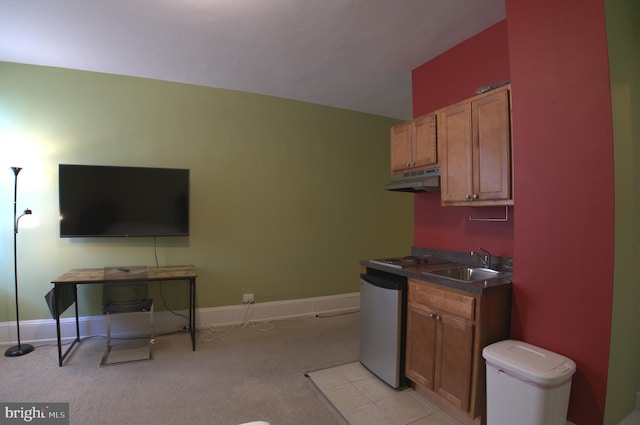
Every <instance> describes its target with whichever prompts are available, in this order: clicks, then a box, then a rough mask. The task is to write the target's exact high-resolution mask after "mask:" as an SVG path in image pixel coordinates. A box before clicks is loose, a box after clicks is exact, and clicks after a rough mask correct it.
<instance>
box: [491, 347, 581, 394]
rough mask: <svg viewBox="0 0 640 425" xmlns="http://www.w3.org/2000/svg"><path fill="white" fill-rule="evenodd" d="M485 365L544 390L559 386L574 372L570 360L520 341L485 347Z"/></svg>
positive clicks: (573, 366)
mask: <svg viewBox="0 0 640 425" xmlns="http://www.w3.org/2000/svg"><path fill="white" fill-rule="evenodd" d="M482 356H483V357H484V358H485V360H486V361H487V364H488V365H490V366H493V367H494V368H498V369H501V370H503V371H504V372H506V373H509V374H510V375H513V376H514V377H516V378H518V379H520V380H523V381H525V382H529V383H532V384H540V385H543V386H554V385H559V384H562V383H564V382H566V381H567V379H569V378H570V377H571V376H572V375H573V374H574V373H575V371H576V364H575V362H574V361H573V360H571V359H569V358H567V357H565V356H563V355H560V354H557V353H554V352H552V351H549V350H545V349H544V348H540V347H536V346H535V345H531V344H527V343H526V342H522V341H515V340H505V341H500V342H496V343H495V344H491V345H488V346H486V347H485V348H484V349H483V350H482Z"/></svg>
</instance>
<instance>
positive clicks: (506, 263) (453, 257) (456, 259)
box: [360, 247, 513, 295]
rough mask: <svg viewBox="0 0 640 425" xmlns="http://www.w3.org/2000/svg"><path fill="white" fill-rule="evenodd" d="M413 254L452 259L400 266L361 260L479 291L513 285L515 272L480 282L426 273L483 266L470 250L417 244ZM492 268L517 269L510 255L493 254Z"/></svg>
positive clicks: (373, 266)
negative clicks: (438, 248) (462, 250)
mask: <svg viewBox="0 0 640 425" xmlns="http://www.w3.org/2000/svg"><path fill="white" fill-rule="evenodd" d="M411 255H417V256H431V257H433V258H437V259H438V260H440V261H449V262H450V263H447V264H443V263H439V264H432V265H429V264H425V265H420V266H417V267H407V268H397V267H391V266H385V265H382V264H378V263H373V262H371V261H370V260H361V261H360V265H361V266H364V267H367V268H370V269H375V270H381V271H385V272H388V273H393V274H396V275H400V276H405V277H407V278H413V279H417V280H422V281H425V282H429V283H433V284H436V285H440V286H443V287H446V288H452V289H457V290H460V291H465V292H469V293H471V294H475V295H482V294H486V293H488V292H490V291H494V290H504V289H510V288H511V284H512V282H513V280H512V275H511V274H509V275H507V276H504V277H499V278H495V279H489V280H484V281H476V282H462V281H458V280H453V279H448V278H445V277H440V276H437V275H431V274H425V273H428V272H429V271H433V270H441V269H446V268H451V267H465V266H470V267H483V265H482V264H480V263H479V261H480V260H479V259H478V258H476V257H474V256H471V255H470V254H469V253H468V252H466V253H462V252H455V251H445V250H434V249H430V248H417V247H414V248H412V250H411ZM491 268H493V269H494V270H500V271H505V272H509V273H513V261H512V260H511V259H510V258H508V257H492V261H491Z"/></svg>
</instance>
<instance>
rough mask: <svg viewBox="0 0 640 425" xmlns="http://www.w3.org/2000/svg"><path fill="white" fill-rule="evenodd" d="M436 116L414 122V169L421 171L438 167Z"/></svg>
mask: <svg viewBox="0 0 640 425" xmlns="http://www.w3.org/2000/svg"><path fill="white" fill-rule="evenodd" d="M437 140H438V139H437V134H436V114H428V115H423V116H421V117H419V118H416V119H415V120H413V167H412V168H415V169H421V168H425V167H435V166H436V165H438V144H437Z"/></svg>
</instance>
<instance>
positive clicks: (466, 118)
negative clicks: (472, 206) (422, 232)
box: [438, 102, 473, 202]
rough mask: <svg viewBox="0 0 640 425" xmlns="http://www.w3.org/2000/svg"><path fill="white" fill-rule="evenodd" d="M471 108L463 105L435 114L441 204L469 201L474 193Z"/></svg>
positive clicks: (466, 103) (464, 103)
mask: <svg viewBox="0 0 640 425" xmlns="http://www.w3.org/2000/svg"><path fill="white" fill-rule="evenodd" d="M470 141H471V106H470V105H469V103H468V102H462V103H458V104H455V105H453V106H450V107H448V108H445V109H443V110H441V111H440V112H439V113H438V142H439V144H440V146H439V148H440V160H441V164H440V165H441V169H440V170H441V176H440V184H441V199H442V202H459V201H462V202H464V201H466V200H468V199H469V196H470V194H471V193H472V190H473V174H472V170H471V167H472V164H473V162H472V158H473V157H472V151H471V143H470Z"/></svg>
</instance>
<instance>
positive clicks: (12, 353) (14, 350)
mask: <svg viewBox="0 0 640 425" xmlns="http://www.w3.org/2000/svg"><path fill="white" fill-rule="evenodd" d="M33 350H34V348H33V345H31V344H20V345H14V346H13V347H9V348H7V351H5V352H4V355H5V357H18V356H23V355H25V354H29V353H30V352H32V351H33Z"/></svg>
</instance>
